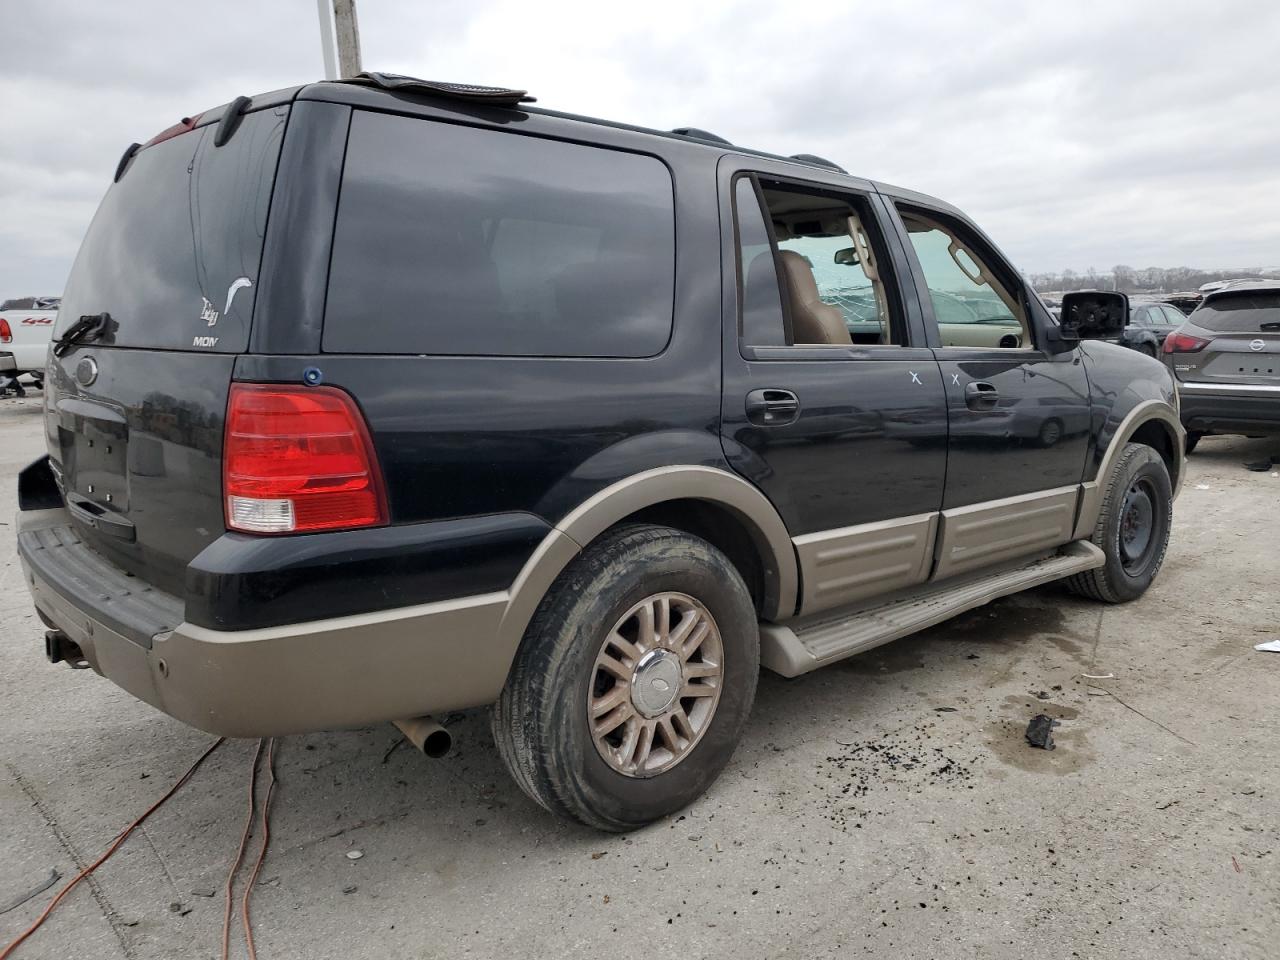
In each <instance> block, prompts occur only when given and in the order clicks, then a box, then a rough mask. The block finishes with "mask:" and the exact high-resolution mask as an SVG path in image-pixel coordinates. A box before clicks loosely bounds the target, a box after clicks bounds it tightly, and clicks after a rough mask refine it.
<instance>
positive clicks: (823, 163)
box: [791, 153, 849, 173]
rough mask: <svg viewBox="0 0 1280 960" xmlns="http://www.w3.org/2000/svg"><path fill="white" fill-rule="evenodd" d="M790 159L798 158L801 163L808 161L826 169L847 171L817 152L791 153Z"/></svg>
mask: <svg viewBox="0 0 1280 960" xmlns="http://www.w3.org/2000/svg"><path fill="white" fill-rule="evenodd" d="M791 159H792V160H799V161H800V162H801V163H810V164H813V165H814V166H816V167H826V168H827V169H828V170H834V171H836V172H837V173H848V172H849V171H848V170H846V169H845V168H844V167H842V166H840V164H838V163H832V162H831V161H830V160H828V159H826V158H825V157H819V156H818V155H817V154H813V153H793V154H792V155H791Z"/></svg>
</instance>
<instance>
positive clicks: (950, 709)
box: [933, 707, 956, 713]
mask: <svg viewBox="0 0 1280 960" xmlns="http://www.w3.org/2000/svg"><path fill="white" fill-rule="evenodd" d="M933 712H934V713H955V712H956V708H955V707H934V708H933Z"/></svg>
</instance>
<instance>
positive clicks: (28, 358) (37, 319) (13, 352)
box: [0, 297, 61, 394]
mask: <svg viewBox="0 0 1280 960" xmlns="http://www.w3.org/2000/svg"><path fill="white" fill-rule="evenodd" d="M60 302H61V301H60V299H59V298H58V297H22V298H20V299H16V300H6V301H4V303H0V390H8V389H12V390H16V391H17V392H18V393H19V394H22V393H23V392H24V390H23V387H22V383H21V382H20V381H19V379H18V378H19V377H21V376H23V375H24V374H29V375H30V376H31V379H32V380H33V381H34V382H35V385H36V386H37V387H43V386H44V364H45V355H46V354H47V353H48V352H49V337H50V336H51V335H52V334H53V325H54V321H55V320H56V319H57V316H58V305H59V303H60Z"/></svg>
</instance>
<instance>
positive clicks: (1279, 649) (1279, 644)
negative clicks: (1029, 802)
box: [0, 640, 1280, 913]
mask: <svg viewBox="0 0 1280 960" xmlns="http://www.w3.org/2000/svg"><path fill="white" fill-rule="evenodd" d="M1253 649H1255V650H1261V651H1262V652H1263V653H1280V640H1268V641H1267V642H1266V643H1259V644H1255V645H1254V648H1253ZM0 913H3V911H0Z"/></svg>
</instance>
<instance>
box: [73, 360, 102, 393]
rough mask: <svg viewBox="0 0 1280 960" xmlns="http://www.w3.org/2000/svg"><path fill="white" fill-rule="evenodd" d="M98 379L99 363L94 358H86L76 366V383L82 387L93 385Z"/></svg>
mask: <svg viewBox="0 0 1280 960" xmlns="http://www.w3.org/2000/svg"><path fill="white" fill-rule="evenodd" d="M97 379H98V361H97V360H95V359H93V357H84V358H83V359H81V361H80V362H79V363H77V364H76V383H78V384H80V386H82V387H87V386H90V385H92V383H93V381H95V380H97Z"/></svg>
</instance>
